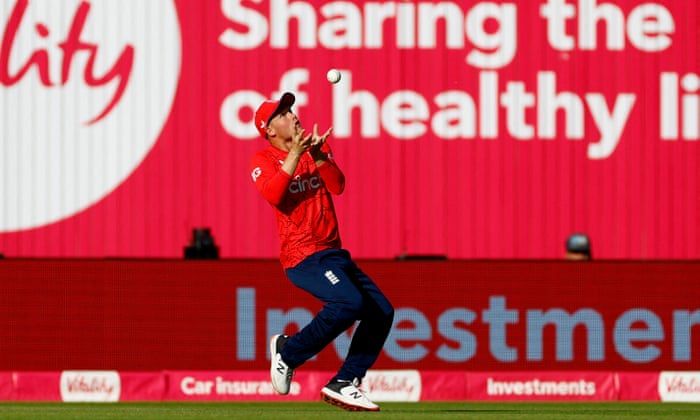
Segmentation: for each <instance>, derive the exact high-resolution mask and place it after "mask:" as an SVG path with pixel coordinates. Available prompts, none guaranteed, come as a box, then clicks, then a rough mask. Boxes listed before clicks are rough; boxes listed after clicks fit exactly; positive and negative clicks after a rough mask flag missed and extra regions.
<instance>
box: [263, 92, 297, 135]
mask: <svg viewBox="0 0 700 420" xmlns="http://www.w3.org/2000/svg"><path fill="white" fill-rule="evenodd" d="M295 100H296V98H295V97H294V95H293V94H292V93H290V92H285V93H284V94H283V95H282V97H281V98H280V99H279V100H278V101H274V100H271V99H270V100H267V101H265V102H263V103H261V104H260V106H259V107H258V110H257V111H255V128H257V129H258V132H259V133H260V135H261V136H263V138H267V133H266V129H267V125H268V124H270V120H272V119H273V118H274V117H275V116H277V115H278V114H279V113H280V112H281V111H283V110H285V109H289V108H291V107H292V105H294V101H295Z"/></svg>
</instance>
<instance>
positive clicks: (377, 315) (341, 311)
mask: <svg viewBox="0 0 700 420" xmlns="http://www.w3.org/2000/svg"><path fill="white" fill-rule="evenodd" d="M286 274H287V277H289V279H290V280H291V281H292V283H293V284H294V285H295V286H297V287H299V288H301V289H303V290H305V291H307V292H309V293H311V294H312V295H313V296H315V297H316V298H318V299H319V300H320V301H322V302H323V303H324V306H323V308H322V309H321V311H320V312H319V313H318V314H316V316H315V317H314V318H313V319H312V320H311V322H310V323H309V324H308V325H306V326H305V327H304V328H302V329H301V330H300V331H299V332H298V333H296V334H294V335H293V336H292V337H290V339H289V341H287V344H286V345H285V346H284V348H283V349H282V353H281V355H282V359H283V360H284V361H285V362H286V363H287V365H289V367H291V368H297V367H299V366H301V365H302V364H303V363H304V362H306V361H307V360H309V359H310V358H312V357H313V356H315V355H316V354H317V353H319V352H320V351H321V350H322V349H323V348H324V347H326V346H327V345H328V344H330V343H331V342H332V341H333V340H334V339H335V338H336V337H337V336H338V335H340V334H341V333H342V332H344V331H345V330H347V329H348V328H350V327H351V326H353V324H354V323H355V322H356V321H358V320H359V321H360V322H359V323H358V325H357V329H356V330H355V333H354V334H353V336H352V340H351V342H350V349H349V350H348V354H347V357H346V358H345V361H344V363H343V365H342V366H341V368H340V370H339V371H338V373H337V375H336V376H335V379H348V380H352V379H353V378H358V379H360V380H362V378H364V376H365V374H366V373H367V370H368V369H369V368H370V367H371V366H372V365H373V364H374V362H375V361H376V360H377V357H378V356H379V353H380V352H381V350H382V347H384V342H385V341H386V338H387V336H388V335H389V331H390V330H391V324H392V322H393V319H394V308H393V306H392V305H391V303H390V302H389V300H388V299H387V298H386V297H385V296H384V294H383V293H382V292H381V291H380V290H379V288H378V287H377V285H376V284H374V282H373V281H372V279H370V278H369V277H368V276H367V275H366V274H365V273H363V272H362V270H360V269H359V268H358V267H357V265H355V263H354V262H353V261H352V259H351V258H350V253H349V252H348V251H346V250H343V249H327V250H323V251H319V252H317V253H315V254H313V255H310V256H309V257H307V258H306V259H305V260H303V261H302V262H301V263H299V264H298V265H297V266H296V267H293V268H288V269H287V270H286Z"/></svg>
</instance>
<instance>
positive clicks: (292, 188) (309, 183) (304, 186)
mask: <svg viewBox="0 0 700 420" xmlns="http://www.w3.org/2000/svg"><path fill="white" fill-rule="evenodd" d="M319 188H321V177H319V176H312V177H309V178H306V177H304V178H302V177H301V176H300V175H297V176H296V177H294V181H292V182H291V183H290V184H289V192H290V193H292V194H297V193H303V192H305V191H309V190H317V189H319Z"/></svg>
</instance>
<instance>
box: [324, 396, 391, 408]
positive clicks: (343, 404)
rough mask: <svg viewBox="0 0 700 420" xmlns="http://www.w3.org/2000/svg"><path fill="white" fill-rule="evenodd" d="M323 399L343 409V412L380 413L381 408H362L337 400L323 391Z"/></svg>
mask: <svg viewBox="0 0 700 420" xmlns="http://www.w3.org/2000/svg"><path fill="white" fill-rule="evenodd" d="M321 399H323V401H324V402H327V403H328V404H330V405H333V406H336V407H338V408H342V409H343V410H347V411H379V407H377V408H367V407H360V406H357V405H352V404H348V403H345V402H343V401H340V400H338V399H336V398H333V397H332V396H330V395H328V394H326V393H325V392H323V391H321Z"/></svg>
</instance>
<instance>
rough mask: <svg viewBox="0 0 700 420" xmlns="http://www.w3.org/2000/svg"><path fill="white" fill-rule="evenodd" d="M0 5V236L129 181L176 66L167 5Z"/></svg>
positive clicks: (153, 0)
mask: <svg viewBox="0 0 700 420" xmlns="http://www.w3.org/2000/svg"><path fill="white" fill-rule="evenodd" d="M6 3H10V4H9V5H8V7H3V8H0V19H2V20H0V24H2V25H3V28H2V42H1V44H0V45H1V49H0V88H1V90H0V104H3V105H0V107H1V109H0V126H2V127H3V130H4V131H5V134H6V135H5V136H4V138H3V141H2V142H0V155H1V156H4V157H7V159H6V162H7V165H4V167H3V170H2V171H0V192H1V193H2V196H3V197H13V200H6V201H5V202H4V205H3V206H0V232H3V231H15V230H22V229H29V228H33V227H38V226H42V225H45V224H47V223H51V222H54V221H57V220H60V219H63V218H65V217H68V216H70V215H72V214H75V213H76V212H78V211H80V210H83V209H85V208H87V207H89V206H90V205H92V204H94V203H95V202H96V201H98V200H99V199H101V198H103V197H104V196H105V195H106V194H108V193H109V192H110V191H112V190H113V189H114V188H115V187H116V186H118V185H119V184H120V183H121V182H122V181H123V180H124V179H125V178H126V177H127V176H129V174H131V172H132V171H133V170H134V169H135V168H136V167H137V166H138V164H139V163H140V162H141V161H142V160H143V158H144V157H145V156H146V154H147V153H148V151H149V150H150V149H151V147H152V146H153V144H154V143H155V142H156V140H157V139H158V135H159V134H160V131H161V130H162V128H163V124H164V122H165V120H166V119H167V116H168V114H169V113H170V108H171V106H172V102H173V99H174V95H175V90H176V88H177V82H178V78H179V74H180V59H181V57H180V56H181V54H180V51H181V41H180V27H179V22H178V18H177V11H176V8H175V4H174V2H173V0H149V1H148V2H144V1H142V0H122V1H119V2H115V1H110V0H92V1H87V0H62V1H56V0H32V1H29V0H15V1H13V2H6ZM153 25H157V26H158V28H157V33H158V36H157V37H154V36H153V32H152V31H151V28H152V26H153ZM154 81H157V83H154ZM8 104H11V105H10V106H8Z"/></svg>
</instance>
